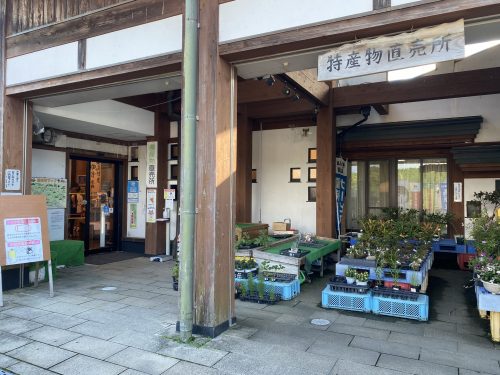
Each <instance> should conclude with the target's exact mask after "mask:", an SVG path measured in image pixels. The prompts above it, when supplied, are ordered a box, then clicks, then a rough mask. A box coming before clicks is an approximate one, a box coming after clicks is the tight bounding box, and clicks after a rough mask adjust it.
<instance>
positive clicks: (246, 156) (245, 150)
mask: <svg viewBox="0 0 500 375" xmlns="http://www.w3.org/2000/svg"><path fill="white" fill-rule="evenodd" d="M251 220H252V121H251V120H250V119H249V118H248V116H247V115H246V112H243V113H242V114H241V115H239V116H238V125H237V146H236V222H237V223H249V222H251Z"/></svg>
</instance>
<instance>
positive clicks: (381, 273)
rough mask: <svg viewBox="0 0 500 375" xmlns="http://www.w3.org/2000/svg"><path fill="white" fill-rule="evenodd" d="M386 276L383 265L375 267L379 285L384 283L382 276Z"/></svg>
mask: <svg viewBox="0 0 500 375" xmlns="http://www.w3.org/2000/svg"><path fill="white" fill-rule="evenodd" d="M383 276H384V270H383V269H382V267H377V268H375V277H376V278H377V285H378V286H380V285H382V277H383Z"/></svg>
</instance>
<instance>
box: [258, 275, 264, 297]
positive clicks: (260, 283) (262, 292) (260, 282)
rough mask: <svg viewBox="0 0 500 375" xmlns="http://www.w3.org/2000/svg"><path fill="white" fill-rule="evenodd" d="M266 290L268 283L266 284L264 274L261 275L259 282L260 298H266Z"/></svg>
mask: <svg viewBox="0 0 500 375" xmlns="http://www.w3.org/2000/svg"><path fill="white" fill-rule="evenodd" d="M265 291H266V285H265V284H264V276H262V275H259V277H258V282H257V294H258V296H259V299H261V300H262V299H264V293H265Z"/></svg>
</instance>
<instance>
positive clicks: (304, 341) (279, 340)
mask: <svg viewBox="0 0 500 375" xmlns="http://www.w3.org/2000/svg"><path fill="white" fill-rule="evenodd" d="M250 340H252V341H256V342H261V343H266V344H275V345H282V344H283V343H286V346H287V347H288V348H289V349H293V350H298V351H304V352H305V351H306V350H307V349H308V348H309V347H310V346H311V345H312V343H313V342H314V341H316V340H317V337H310V338H300V337H294V338H293V339H291V338H290V337H289V336H285V335H280V334H278V333H276V332H267V331H264V330H260V331H258V332H256V333H255V334H254V335H252V336H251V337H250Z"/></svg>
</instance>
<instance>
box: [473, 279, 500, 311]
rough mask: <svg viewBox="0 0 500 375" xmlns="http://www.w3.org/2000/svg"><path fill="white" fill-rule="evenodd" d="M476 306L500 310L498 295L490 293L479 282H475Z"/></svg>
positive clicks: (482, 308)
mask: <svg viewBox="0 0 500 375" xmlns="http://www.w3.org/2000/svg"><path fill="white" fill-rule="evenodd" d="M476 298H477V308H478V309H479V310H485V311H494V312H499V311H500V295H497V294H491V293H490V292H488V291H487V290H486V289H484V287H483V286H482V285H480V284H476Z"/></svg>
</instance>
